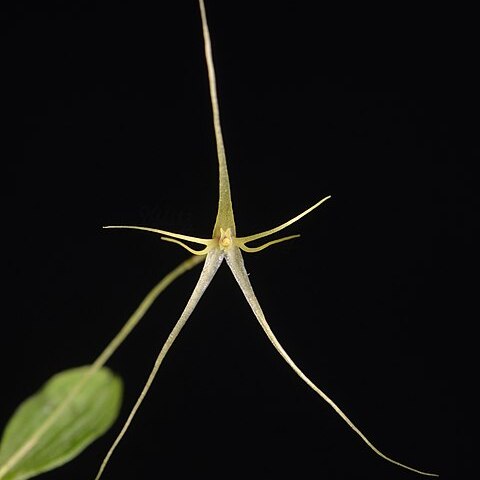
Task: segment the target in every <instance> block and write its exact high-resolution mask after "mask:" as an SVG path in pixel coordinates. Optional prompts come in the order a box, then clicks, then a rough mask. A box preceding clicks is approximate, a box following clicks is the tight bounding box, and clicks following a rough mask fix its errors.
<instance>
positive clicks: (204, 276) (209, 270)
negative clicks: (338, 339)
mask: <svg viewBox="0 0 480 480" xmlns="http://www.w3.org/2000/svg"><path fill="white" fill-rule="evenodd" d="M224 256H225V254H224V253H223V252H222V251H221V250H220V249H215V250H211V251H210V253H209V254H208V255H207V258H206V260H205V265H204V266H203V270H202V273H201V274H200V278H199V279H198V282H197V284H196V285H195V288H194V289H193V292H192V295H191V296H190V298H189V300H188V302H187V305H186V307H185V309H184V310H183V312H182V314H181V315H180V318H179V319H178V321H177V323H176V324H175V326H174V327H173V330H172V331H171V332H170V335H169V336H168V338H167V340H166V342H165V343H164V344H163V347H162V349H161V350H160V353H159V354H158V356H157V358H156V360H155V363H154V365H153V368H152V371H151V372H150V375H149V377H148V379H147V381H146V383H145V386H144V387H143V390H142V392H141V393H140V395H139V397H138V399H137V401H136V403H135V405H134V406H133V408H132V410H131V412H130V414H129V416H128V418H127V420H126V421H125V423H124V425H123V427H122V429H121V431H120V433H119V434H118V436H117V438H116V439H115V441H114V442H113V444H112V446H111V447H110V450H109V451H108V453H107V455H106V456H105V458H104V459H103V462H102V464H101V466H100V469H99V470H98V473H97V476H96V477H95V480H99V478H100V477H101V476H102V473H103V471H104V470H105V467H106V466H107V463H108V462H109V460H110V457H111V456H112V454H113V452H114V451H115V449H116V448H117V446H118V444H119V443H120V441H121V440H122V438H123V436H124V435H125V433H126V431H127V429H128V427H129V426H130V424H131V422H132V420H133V417H134V416H135V414H136V413H137V410H138V409H139V408H140V405H141V404H142V402H143V400H144V399H145V396H146V395H147V393H148V390H149V389H150V387H151V385H152V383H153V380H154V379H155V376H156V374H157V372H158V369H159V368H160V365H161V364H162V361H163V359H164V358H165V355H166V354H167V352H168V350H170V347H171V346H172V345H173V342H174V341H175V339H176V338H177V336H178V334H179V333H180V331H181V330H182V328H183V326H184V325H185V323H186V321H187V320H188V319H189V317H190V315H191V314H192V312H193V311H194V310H195V307H196V306H197V304H198V301H199V300H200V298H201V297H202V295H203V293H204V292H205V290H206V289H207V287H208V285H209V284H210V282H211V281H212V278H213V277H214V276H215V273H216V272H217V270H218V267H220V264H221V263H222V261H223V257H224Z"/></svg>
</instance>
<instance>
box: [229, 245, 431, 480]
mask: <svg viewBox="0 0 480 480" xmlns="http://www.w3.org/2000/svg"><path fill="white" fill-rule="evenodd" d="M226 260H227V264H228V266H229V267H230V269H231V270H232V273H233V276H234V277H235V279H236V280H237V283H238V284H239V285H240V288H241V290H242V292H243V294H244V295H245V298H246V299H247V302H248V303H249V304H250V307H251V308H252V310H253V313H254V314H255V316H256V317H257V320H258V321H259V323H260V325H261V327H262V328H263V330H264V331H265V333H266V334H267V337H268V339H269V340H270V342H272V344H273V346H274V347H275V349H276V350H277V351H278V353H279V354H280V355H281V356H282V358H283V359H284V360H285V361H286V362H287V363H288V365H290V367H291V368H292V369H293V371H294V372H295V373H296V374H297V375H298V376H299V377H300V378H301V379H302V380H303V381H304V382H305V383H306V384H307V385H308V386H309V387H310V388H311V389H312V390H313V391H315V392H316V393H317V394H318V395H320V396H321V397H322V398H323V399H324V400H325V401H326V402H327V403H328V404H329V405H330V406H331V407H332V408H333V409H334V410H335V412H336V413H337V414H338V415H339V416H340V417H341V418H342V420H344V421H345V422H346V423H347V425H348V426H349V427H350V428H351V429H352V430H353V431H354V432H355V433H356V434H357V435H359V437H360V438H361V439H362V440H363V441H364V442H365V443H366V444H367V445H368V446H369V447H370V448H371V449H372V450H373V451H374V452H375V453H376V454H377V455H379V456H380V457H382V458H383V459H385V460H387V461H389V462H391V463H393V464H395V465H398V466H399V467H403V468H406V469H407V470H411V471H413V472H416V473H420V474H422V475H428V476H432V477H438V475H436V474H434V473H428V472H422V471H421V470H417V469H415V468H412V467H409V466H407V465H404V464H403V463H400V462H397V461H396V460H393V459H392V458H390V457H387V456H386V455H385V454H383V453H382V452H381V451H380V450H378V448H377V447H375V446H374V445H373V444H372V443H371V442H370V440H368V438H367V437H366V436H365V435H364V434H363V433H362V432H361V431H360V430H359V429H358V427H356V426H355V425H354V424H353V422H352V421H351V420H350V419H349V418H348V417H347V415H346V414H345V413H344V412H343V411H342V410H341V409H340V407H338V406H337V404H336V403H335V402H334V401H333V400H332V399H331V398H330V397H329V396H328V395H327V394H326V393H324V392H323V391H322V390H320V388H318V387H317V386H316V385H315V384H314V383H313V382H312V381H311V380H310V379H309V378H308V377H307V376H306V375H305V374H304V373H303V372H302V370H300V368H299V367H298V366H297V365H296V363H295V362H294V361H293V360H292V359H291V358H290V356H289V355H288V353H287V352H286V351H285V350H284V349H283V347H282V346H281V345H280V342H279V341H278V340H277V338H276V337H275V335H274V333H273V332H272V330H271V328H270V326H269V325H268V323H267V320H266V318H265V315H264V314H263V311H262V308H261V307H260V304H259V303H258V300H257V297H256V296H255V293H254V291H253V287H252V284H251V283H250V279H249V277H248V274H247V271H246V270H245V265H244V263H243V257H242V253H241V252H240V250H239V249H238V248H231V249H229V250H228V252H227V254H226Z"/></svg>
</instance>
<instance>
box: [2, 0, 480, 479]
mask: <svg viewBox="0 0 480 480" xmlns="http://www.w3.org/2000/svg"><path fill="white" fill-rule="evenodd" d="M160 3H161V7H158V8H155V9H152V8H151V7H150V8H148V9H145V8H143V6H141V5H140V4H138V3H133V2H131V3H130V4H126V5H125V4H119V3H118V2H87V1H75V2H49V4H48V6H45V5H44V6H39V5H38V3H36V5H35V6H28V5H26V4H23V3H21V2H20V3H17V4H16V5H15V6H14V7H13V8H12V9H11V10H10V11H8V12H7V11H5V15H4V16H3V38H4V40H3V46H4V48H5V54H4V62H3V63H4V68H3V74H2V76H3V77H4V78H6V79H7V82H8V83H7V87H6V88H5V89H4V91H3V93H4V96H5V99H6V100H9V101H10V102H9V103H10V105H11V106H12V105H13V107H14V108H13V109H12V110H11V111H10V110H8V111H7V112H8V117H7V121H8V125H7V129H6V130H4V132H5V133H6V135H5V145H10V144H11V146H12V149H10V150H9V152H8V154H5V155H4V158H3V160H2V170H3V171H4V174H3V175H2V177H3V182H2V184H3V185H4V189H5V191H6V192H7V199H6V201H5V203H4V206H5V207H6V209H5V210H6V211H5V213H4V219H3V221H2V223H3V224H4V229H3V231H4V233H3V235H2V237H3V239H4V241H5V245H6V246H4V247H3V252H4V266H5V268H4V269H2V270H3V274H4V285H6V286H5V287H4V289H3V293H4V299H3V302H2V304H3V307H4V309H5V312H7V313H6V315H5V316H4V317H3V321H2V330H1V333H0V335H1V348H0V368H1V378H2V388H1V391H2V393H1V408H0V424H4V422H5V421H6V420H7V418H8V417H9V416H10V414H11V412H12V411H13V409H14V408H15V406H16V405H17V404H18V403H19V402H20V401H21V400H22V399H24V398H25V397H26V396H28V395H29V394H31V393H32V392H33V391H35V390H36V389H37V388H38V387H39V386H40V385H41V384H42V383H43V382H44V381H45V380H46V379H47V378H48V377H49V376H51V375H52V374H53V373H55V372H57V371H59V370H62V369H65V368H68V367H72V366H76V365H82V364H86V363H89V362H91V361H92V360H93V359H94V358H95V357H96V355H97V354H98V353H99V352H100V351H101V349H102V348H103V347H104V346H105V345H106V343H107V341H108V340H109V339H110V338H111V337H112V336H113V335H114V333H115V332H117V330H118V329H119V328H120V326H121V325H122V323H123V322H124V321H125V320H126V319H127V318H128V316H129V314H130V313H131V312H132V311H133V310H134V308H135V307H136V306H137V304H138V303H139V302H140V301H141V299H142V298H143V296H144V295H145V294H146V293H147V291H148V290H149V289H150V288H151V287H152V286H153V285H154V284H155V283H156V282H157V281H158V280H159V279H160V278H161V277H162V276H163V275H164V274H166V273H167V272H168V271H170V270H171V269H172V268H173V267H174V266H176V265H177V264H178V263H179V262H181V261H182V260H183V259H184V258H186V257H187V255H188V254H187V253H186V252H185V251H184V250H182V249H181V248H180V247H178V246H175V245H172V244H167V243H164V242H162V241H160V238H159V237H157V236H155V235H153V234H148V233H143V232H134V231H105V230H102V229H101V226H102V225H107V224H119V223H121V224H133V225H146V226H151V227H157V228H163V229H167V230H172V231H176V232H182V233H185V234H191V235H197V236H209V235H210V234H211V230H212V227H213V223H214V219H215V212H216V202H217V188H218V187H217V165H216V157H215V155H216V154H215V145H214V135H213V129H212V125H211V112H210V104H209V96H208V95H209V94H208V85H207V77H206V69H205V65H204V58H203V45H202V36H201V26H200V17H199V11H198V6H197V5H196V3H195V2H160ZM399 8H400V7H399ZM207 12H208V15H209V20H210V28H211V35H212V42H213V48H214V56H215V62H216V68H217V74H218V88H219V98H220V107H221V114H222V121H223V129H224V138H225V144H226V151H227V157H228V162H229V169H230V177H231V183H232V194H233V202H234V208H235V214H236V222H237V231H238V233H239V235H247V234H250V233H254V232H257V231H261V230H265V229H268V228H271V227H273V226H275V225H277V224H279V223H282V222H284V221H285V220H287V219H289V218H291V217H293V216H294V215H296V214H297V213H299V212H300V211H302V210H304V209H305V208H307V207H308V206H309V205H311V204H313V203H314V202H316V201H317V200H318V199H320V198H322V197H323V196H325V195H328V194H331V195H332V199H331V200H330V201H329V202H328V203H326V204H325V205H324V206H322V207H321V208H320V209H318V210H316V211H315V212H314V213H312V214H310V215H309V216H308V217H306V218H304V219H302V221H301V222H300V223H298V224H296V225H294V226H292V227H290V229H289V230H288V233H286V234H291V233H297V232H298V233H301V234H302V236H301V238H299V239H296V240H294V241H291V242H288V243H284V244H280V245H278V246H274V247H272V248H271V249H269V250H266V251H264V252H261V253H259V254H254V255H253V254H252V255H248V254H247V255H245V257H246V258H245V261H246V265H247V269H248V271H249V272H250V274H251V275H250V279H251V281H252V283H253V285H254V288H255V291H256V293H257V296H258V298H259V300H260V302H261V304H262V306H263V308H264V310H265V313H266V315H267V319H268V320H269V321H270V323H271V327H272V329H273V330H274V331H275V332H276V334H277V335H278V338H279V340H280V341H281V342H282V343H283V345H284V346H285V348H286V350H287V351H288V352H289V353H290V354H291V356H292V357H293V358H294V359H295V360H296V361H297V362H298V364H299V365H300V366H301V368H303V369H304V371H305V372H306V373H307V374H308V375H309V376H310V377H311V378H312V379H313V380H314V381H315V382H317V383H318V385H319V386H320V387H321V388H323V389H324V390H325V391H326V392H327V393H328V394H329V395H331V396H332V398H333V399H334V400H335V401H336V402H337V403H338V404H339V405H340V406H341V407H342V408H344V410H345V411H346V412H347V414H348V415H350V417H351V418H352V420H353V421H354V422H356V424H357V425H358V426H359V427H360V428H361V429H362V430H363V431H364V432H365V433H366V435H367V436H368V437H369V438H370V439H371V440H372V441H373V442H374V443H375V444H376V445H377V446H378V447H379V448H380V449H381V450H383V451H384V452H385V453H387V454H388V455H391V456H393V457H394V458H396V459H398V460H400V461H401V462H404V463H406V464H409V465H413V466H416V467H418V468H422V469H425V470H430V471H435V472H439V473H441V474H442V478H445V479H446V478H466V477H465V475H466V473H467V472H468V470H469V467H470V465H471V463H472V460H471V458H469V455H471V454H472V453H473V452H472V448H471V444H470V438H471V436H470V428H471V427H469V422H470V420H469V417H470V415H471V413H472V411H471V408H470V407H471V406H472V405H473V402H472V401H469V398H471V396H470V388H471V385H472V384H474V379H475V376H476V375H475V376H473V368H472V363H473V359H474V358H475V354H474V349H475V347H476V342H475V341H474V336H473V330H472V327H473V323H474V321H475V320H476V319H477V318H478V317H477V314H476V313H475V311H474V310H473V308H472V305H473V302H472V299H473V295H474V293H475V292H476V291H477V287H475V282H476V280H475V275H473V274H474V273H475V272H474V269H473V265H472V257H471V253H470V248H469V247H471V246H472V245H473V235H472V231H473V226H472V225H473V224H474V223H475V222H476V221H477V217H476V215H475V213H474V212H475V211H476V210H475V209H476V207H477V206H478V204H475V200H474V191H473V189H474V185H476V183H477V182H476V181H474V178H473V174H472V171H471V170H470V167H471V165H470V164H471V162H472V161H473V160H474V159H475V158H476V159H478V154H479V148H478V133H477V128H478V122H477V115H478V98H477V97H476V96H475V93H474V92H475V91H476V89H477V81H478V76H475V70H474V56H473V54H472V48H471V47H469V46H470V45H472V44H474V42H475V41H476V40H475V35H474V33H473V31H471V30H470V29H469V27H468V24H467V23H466V20H467V18H468V12H457V13H459V14H460V18H459V19H458V20H457V18H455V16H454V15H453V14H452V12H449V13H448V14H444V15H442V14H441V13H440V14H439V13H438V12H437V13H436V14H435V15H433V14H431V13H430V12H429V13H424V12H418V11H415V10H413V9H407V8H406V7H405V9H404V10H394V9H392V10H391V11H390V10H383V11H379V10H376V9H375V10H373V9H372V10H368V9H367V10H365V9H364V7H363V6H362V8H361V10H359V11H352V10H347V9H346V8H345V11H340V12H338V11H332V10H330V9H327V8H323V7H318V6H314V4H313V3H312V2H212V1H209V2H207ZM437 15H439V16H438V18H437ZM475 137H476V138H477V140H476V141H475V142H474V139H475ZM470 275H471V277H470ZM197 276H198V271H197V272H190V273H189V274H187V275H186V276H185V277H184V278H182V279H180V280H178V281H177V283H176V284H175V285H173V286H172V287H171V288H170V289H169V290H168V291H167V292H165V294H164V295H163V296H162V297H161V298H160V299H159V301H158V302H157V303H156V304H155V306H154V307H153V308H152V310H151V311H150V312H149V314H148V315H147V317H146V318H145V319H144V321H143V322H142V323H141V325H140V326H139V327H138V328H137V330H136V331H135V332H134V333H133V334H132V336H131V337H130V338H129V339H128V341H127V342H126V343H125V344H124V345H123V346H122V347H121V349H120V350H119V351H118V353H117V354H116V355H115V356H114V357H113V358H112V360H111V361H110V362H109V365H110V367H111V368H112V369H114V370H115V371H116V372H118V373H119V374H121V376H122V377H123V378H124V380H125V388H126V392H125V393H126V395H125V404H124V407H123V410H122V418H123V419H124V418H125V417H126V415H127V413H128V411H129V408H130V407H131V406H132V404H133V402H134V401H135V398H136V396H137V395H138V393H139V391H140V389H141V386H142V384H143V382H144V380H145V379H146V376H147V372H148V371H149V369H150V366H151V364H152V362H153V360H154V358H155V356H156V353H157V351H158V350H159V348H160V347H161V345H162V343H163V341H164V340H165V338H166V336H167V335H168V332H169V330H170V329H171V328H172V326H173V324H174V322H175V321H176V319H177V318H178V316H179V314H180V312H181V310H182V308H183V306H184V305H185V303H186V301H187V299H188V296H189V294H190V292H191V290H192V288H193V286H194V284H195V282H196V279H197ZM468 277H470V278H468ZM119 428H120V423H117V424H116V425H115V427H114V429H112V431H111V432H109V433H108V434H107V435H105V436H104V437H102V438H101V439H100V440H99V441H97V442H95V444H94V445H92V446H91V447H90V448H88V450H87V451H86V452H85V453H84V454H82V456H80V457H79V458H77V459H76V460H75V461H74V462H72V463H70V464H68V465H67V466H65V467H64V468H62V469H60V470H57V471H55V472H51V473H49V474H47V475H45V478H46V479H47V478H49V479H60V478H75V479H76V478H79V479H80V478H82V479H84V478H92V476H93V475H94V473H95V471H96V469H97V467H98V465H99V463H100V461H101V459H102V458H103V455H104V453H105V452H106V450H107V449H108V447H109V445H110V444H111V442H112V441H113V438H114V436H115V434H116V432H118V430H119ZM235 475H243V477H244V478H251V477H255V478H257V477H258V478H276V477H277V476H278V475H284V476H286V477H289V478H310V477H311V478H325V479H364V478H368V479H373V478H379V479H380V478H381V479H385V478H389V479H409V478H412V479H413V478H420V477H416V476H415V474H411V473H409V472H407V471H403V470H401V469H398V468H396V467H394V466H393V465H391V464H388V463H386V462H385V461H383V460H381V459H380V458H378V457H377V456H375V455H374V454H373V453H372V452H371V451H370V450H369V449H368V448H367V447H366V446H365V445H364V444H363V443H362V442H361V441H360V440H359V439H358V437H356V435H355V434H353V432H351V431H350V430H349V429H348V428H347V427H346V425H345V424H344V423H343V422H342V421H341V420H340V419H339V418H338V417H337V416H336V415H335V414H334V412H333V411H332V410H331V408H330V407H328V406H327V405H326V404H325V403H324V402H323V401H322V400H321V399H320V398H318V397H317V396H316V395H315V394H314V393H313V392H312V391H310V390H309V389H308V387H306V385H304V384H303V383H302V382H301V381H300V380H299V379H298V378H297V377H296V376H295V375H294V374H293V372H292V371H291V370H290V368H289V367H287V366H286V364H284V363H283V361H282V360H281V358H280V357H279V356H278V354H277V353H276V352H275V350H274V349H273V348H272V346H271V345H270V344H269V343H268V341H267V340H266V337H265V336H264V334H263V332H262V330H261V329H260V327H259V326H258V324H257V322H256V320H255V318H254V316H253V314H252V313H251V312H250V311H249V307H248V305H247V304H246V302H245V301H244V299H243V296H242V294H241V292H240V290H239V288H238V287H237V286H236V285H235V283H234V280H233V277H232V276H231V274H230V273H229V271H228V269H227V268H226V266H223V267H222V268H221V269H220V271H219V273H218V274H217V276H216V277H215V279H214V281H213V283H212V285H211V286H210V288H209V289H208V290H207V292H206V294H205V296H204V298H203V299H202V300H201V302H200V304H199V306H198V308H197V309H196V311H195V312H194V314H193V315H192V317H191V319H190V321H189V323H188V324H187V326H186V328H185V330H184V331H183V332H182V334H181V336H180V338H179V339H178V343H176V344H175V345H174V347H173V348H172V350H171V352H170V353H169V355H168V357H167V359H166V361H165V363H164V365H163V366H162V368H161V370H160V373H159V375H158V378H157V380H156V382H155V384H154V387H153V388H152V390H151V392H150V394H149V396H148V398H147V400H146V401H145V403H144V405H143V406H142V408H141V411H140V412H139V414H138V416H137V418H136V419H135V421H134V424H133V426H132V427H131V429H130V431H129V433H128V434H127V436H126V438H125V439H124V441H123V442H122V443H121V445H120V447H119V448H118V450H117V451H116V454H115V456H114V457H113V459H112V462H111V464H110V465H109V467H108V470H107V472H106V474H105V479H109V478H157V476H158V478H187V477H189V478H197V477H204V476H205V477H210V478H231V477H232V476H235Z"/></svg>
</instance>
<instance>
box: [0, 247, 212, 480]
mask: <svg viewBox="0 0 480 480" xmlns="http://www.w3.org/2000/svg"><path fill="white" fill-rule="evenodd" d="M204 259H205V257H204V256H197V255H194V256H193V257H190V258H189V259H187V260H185V261H184V262H182V263H181V264H180V265H178V266H177V267H176V268H175V269H173V270H172V271H171V272H170V273H168V274H167V275H166V276H165V277H163V278H162V280H160V282H159V283H158V284H157V285H156V286H155V287H154V288H153V289H152V290H151V291H150V292H149V293H148V294H147V296H146V297H145V298H144V299H143V301H142V303H140V305H139V306H138V307H137V309H136V310H135V311H134V312H133V314H132V315H131V316H130V318H129V319H128V320H127V322H126V323H125V325H124V326H123V327H122V329H121V330H120V331H119V332H118V334H117V335H116V336H115V337H114V338H113V339H112V340H111V342H110V343H109V344H108V345H107V347H106V348H105V350H103V352H102V353H101V354H100V355H99V356H98V357H97V359H96V360H95V361H94V362H93V363H92V364H91V365H90V368H89V369H88V370H87V371H86V372H85V374H84V375H83V376H82V378H81V379H80V380H79V381H78V383H77V384H76V385H75V386H74V387H73V388H72V389H71V390H70V392H69V394H68V395H67V396H66V397H65V400H64V401H63V402H62V403H61V404H60V405H58V407H57V408H56V409H55V410H53V412H52V413H51V415H50V416H49V417H47V419H46V420H45V421H44V422H43V423H42V424H41V425H40V426H39V427H38V429H37V430H36V431H35V432H34V433H33V434H32V435H31V436H30V438H29V439H28V440H27V441H26V442H25V443H24V444H23V445H22V447H21V448H19V449H18V450H17V451H16V452H15V453H14V454H13V455H12V456H11V457H10V458H9V459H8V460H7V461H6V462H5V463H4V464H3V465H2V466H0V480H1V479H2V478H4V477H5V475H6V474H7V473H8V472H9V471H10V470H11V469H12V468H13V467H14V466H15V465H16V464H17V463H18V462H19V461H20V460H21V459H22V458H23V457H24V456H25V455H26V454H27V453H28V452H29V451H30V450H31V449H32V448H33V447H34V446H35V445H36V444H37V442H38V441H39V440H40V438H41V437H42V436H43V435H44V434H45V432H47V431H48V429H49V428H50V427H51V426H52V425H53V424H54V423H55V421H56V420H58V418H59V417H60V416H61V415H62V413H63V412H64V411H65V409H66V408H67V407H68V406H69V405H70V403H71V402H72V401H73V399H74V398H75V397H76V396H77V394H78V393H79V392H80V390H81V389H82V388H83V387H84V386H85V384H86V383H87V382H88V380H89V379H90V378H91V377H92V375H94V374H95V373H96V372H97V371H98V370H99V369H100V368H102V367H103V365H105V363H106V362H107V361H108V359H109V358H110V357H111V356H112V355H113V353H114V352H115V350H116V349H117V348H118V347H119V346H120V345H121V344H122V343H123V341H124V340H125V339H126V338H127V336H128V335H129V334H130V332H131V331H132V330H133V329H134V328H135V327H136V325H137V324H138V322H139V321H140V320H141V319H142V317H143V316H144V315H145V313H146V312H147V310H148V309H149V308H150V307H151V305H152V303H153V302H154V301H155V300H156V299H157V297H158V295H160V293H162V292H163V291H164V290H165V289H166V288H167V287H168V286H169V285H170V284H171V283H172V282H173V281H174V280H176V279H177V278H178V277H179V276H180V275H182V274H183V273H185V272H187V271H188V270H190V269H191V268H193V267H194V266H196V265H198V264H199V263H201V262H202V261H203V260H204Z"/></svg>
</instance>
